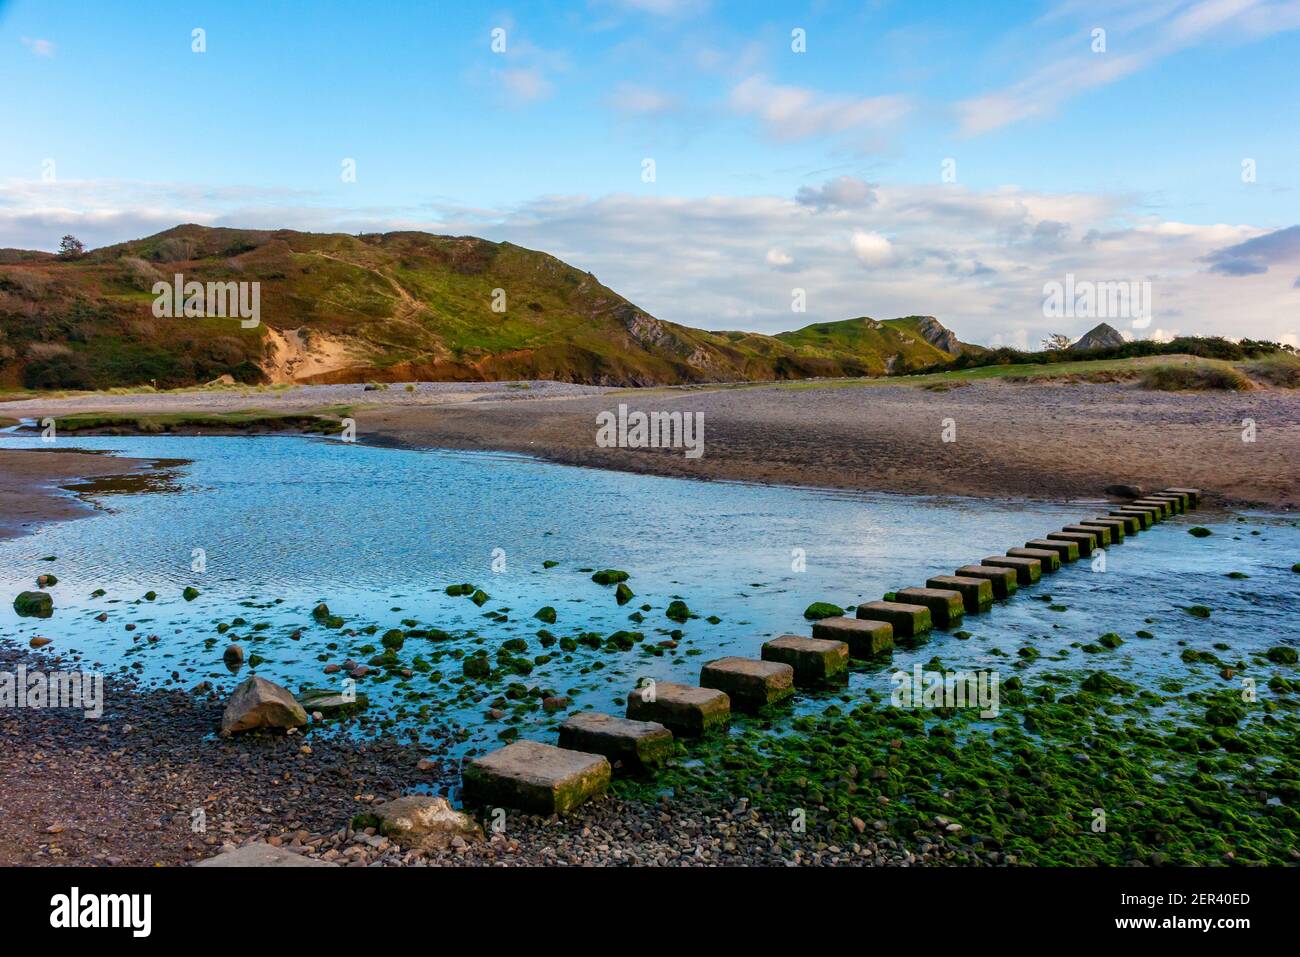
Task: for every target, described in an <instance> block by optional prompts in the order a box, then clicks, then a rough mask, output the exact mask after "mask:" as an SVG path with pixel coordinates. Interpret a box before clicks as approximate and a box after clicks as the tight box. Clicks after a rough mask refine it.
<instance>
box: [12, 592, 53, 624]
mask: <svg viewBox="0 0 1300 957" xmlns="http://www.w3.org/2000/svg"><path fill="white" fill-rule="evenodd" d="M14 611H16V612H18V614H20V615H22V616H23V617H25V618H32V617H35V618H49V617H50V616H51V615H53V614H54V599H53V598H51V597H50V596H49V595H47V594H45V592H43V591H25V592H20V593H19V595H18V597H17V598H15V599H14Z"/></svg>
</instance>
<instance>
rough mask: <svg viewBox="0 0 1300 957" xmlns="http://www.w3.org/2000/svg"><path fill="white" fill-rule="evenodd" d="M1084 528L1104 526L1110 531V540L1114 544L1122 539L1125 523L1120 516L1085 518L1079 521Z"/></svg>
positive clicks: (1119, 542)
mask: <svg viewBox="0 0 1300 957" xmlns="http://www.w3.org/2000/svg"><path fill="white" fill-rule="evenodd" d="M1079 524H1080V525H1082V526H1083V527H1084V528H1104V529H1107V530H1109V531H1110V540H1111V541H1112V542H1114V543H1115V544H1117V545H1118V544H1121V543H1122V542H1123V541H1124V528H1125V526H1126V525H1127V523H1126V522H1125V521H1124V520H1123V519H1122V518H1086V519H1084V520H1083V521H1082V522H1080V523H1079Z"/></svg>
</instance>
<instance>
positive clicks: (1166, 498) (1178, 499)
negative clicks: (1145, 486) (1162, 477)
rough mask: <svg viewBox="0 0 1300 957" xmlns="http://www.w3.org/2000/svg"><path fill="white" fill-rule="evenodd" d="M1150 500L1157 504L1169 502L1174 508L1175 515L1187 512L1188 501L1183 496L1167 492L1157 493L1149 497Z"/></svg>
mask: <svg viewBox="0 0 1300 957" xmlns="http://www.w3.org/2000/svg"><path fill="white" fill-rule="evenodd" d="M1147 498H1148V499H1150V500H1151V501H1155V502H1168V503H1169V505H1170V507H1172V508H1173V511H1174V514H1175V515H1181V514H1182V513H1183V512H1185V511H1187V499H1186V498H1184V497H1183V496H1182V495H1170V494H1168V493H1166V492H1155V493H1153V494H1151V495H1148V496H1147Z"/></svg>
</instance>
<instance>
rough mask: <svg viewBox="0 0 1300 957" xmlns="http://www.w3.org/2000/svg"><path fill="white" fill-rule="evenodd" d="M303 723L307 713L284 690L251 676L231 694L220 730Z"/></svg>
mask: <svg viewBox="0 0 1300 957" xmlns="http://www.w3.org/2000/svg"><path fill="white" fill-rule="evenodd" d="M306 723H307V712H306V711H304V710H303V709H302V705H300V704H298V702H297V701H296V700H295V699H294V696H293V695H291V694H290V693H289V692H288V691H287V690H286V689H284V688H281V687H280V686H279V685H278V684H275V683H274V682H271V681H267V680H266V679H265V678H259V677H257V676H256V675H254V676H253V677H252V678H249V679H248V680H247V681H245V682H244V683H243V684H241V685H240V686H239V687H238V688H236V689H235V690H234V693H233V694H231V696H230V700H229V701H228V702H226V711H225V713H224V714H223V715H222V716H221V733H222V734H223V735H230V734H236V733H238V732H240V731H252V730H253V729H254V728H297V727H300V726H302V725H304V724H306Z"/></svg>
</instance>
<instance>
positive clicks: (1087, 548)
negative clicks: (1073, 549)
mask: <svg viewBox="0 0 1300 957" xmlns="http://www.w3.org/2000/svg"><path fill="white" fill-rule="evenodd" d="M1095 533H1096V529H1094V530H1093V531H1091V532H1048V533H1047V534H1046V535H1044V536H1043V537H1044V538H1050V539H1051V540H1052V541H1055V542H1074V544H1076V545H1078V546H1079V554H1080V555H1082V556H1087V555H1091V554H1092V553H1093V551H1094V550H1095V549H1097V548H1098V547H1099V546H1098V544H1097V535H1096V534H1095Z"/></svg>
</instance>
